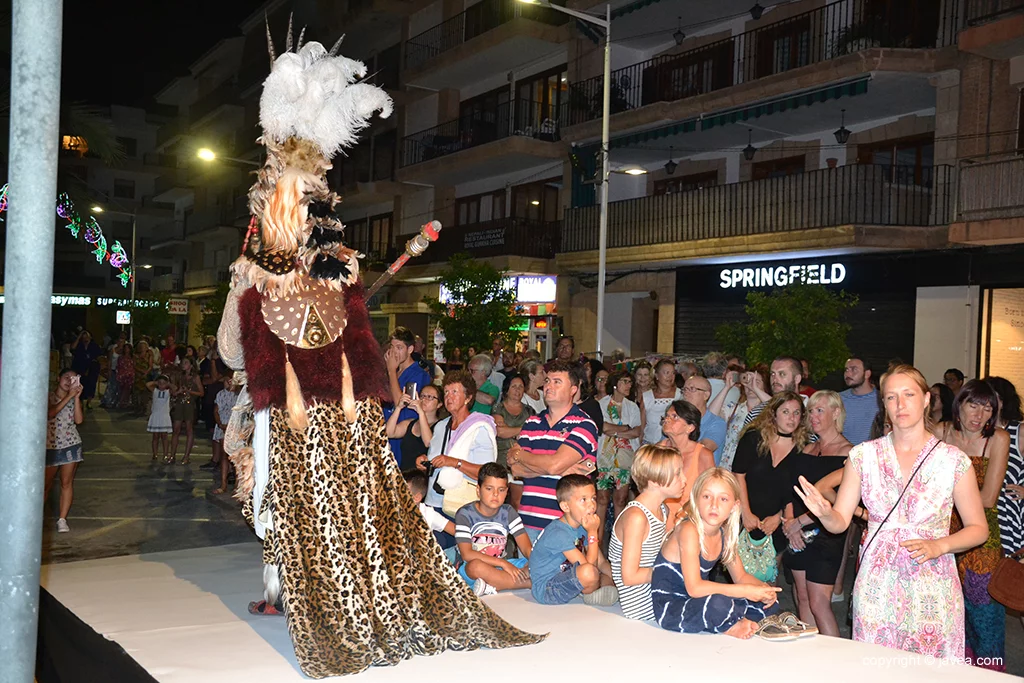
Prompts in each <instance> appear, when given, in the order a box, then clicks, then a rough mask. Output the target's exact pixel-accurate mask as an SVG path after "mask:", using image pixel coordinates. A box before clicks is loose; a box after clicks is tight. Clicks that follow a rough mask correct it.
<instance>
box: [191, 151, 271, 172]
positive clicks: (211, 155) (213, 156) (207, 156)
mask: <svg viewBox="0 0 1024 683" xmlns="http://www.w3.org/2000/svg"><path fill="white" fill-rule="evenodd" d="M196 156H197V157H199V158H200V159H202V160H203V161H205V162H207V163H209V162H211V161H216V160H217V159H223V160H224V161H233V162H235V163H236V164H245V165H246V166H255V167H256V168H259V167H260V166H261V165H262V164H260V163H259V162H258V161H251V160H249V159H239V158H237V157H222V156H220V155H218V154H217V153H216V152H214V151H213V150H212V149H210V148H209V147H202V148H200V149H199V151H197V152H196Z"/></svg>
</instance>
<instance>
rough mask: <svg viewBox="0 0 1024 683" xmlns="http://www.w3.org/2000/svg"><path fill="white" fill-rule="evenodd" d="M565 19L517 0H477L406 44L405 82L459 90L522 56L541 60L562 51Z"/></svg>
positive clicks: (506, 68)
mask: <svg viewBox="0 0 1024 683" xmlns="http://www.w3.org/2000/svg"><path fill="white" fill-rule="evenodd" d="M568 20H569V17H568V16H567V15H565V14H562V13H560V12H558V11H557V10H553V9H550V8H548V7H540V6H537V5H529V4H525V3H523V2H519V0H481V2H478V3H476V4H475V5H472V6H471V7H469V9H467V10H466V11H464V12H462V13H460V14H457V15H455V16H454V17H452V18H451V19H448V20H447V21H443V22H441V23H440V24H438V25H437V26H434V27H432V28H429V29H427V30H426V31H424V32H423V33H420V34H419V35H416V36H413V37H412V38H410V39H409V40H407V41H406V42H405V61H404V65H405V71H406V73H405V82H406V84H407V85H416V86H419V87H423V88H462V87H465V86H466V85H469V84H471V83H473V82H475V81H478V80H480V78H481V74H487V73H491V74H493V73H505V72H507V71H509V70H512V69H514V68H516V67H518V66H519V65H521V64H522V62H523V55H529V57H530V59H531V60H535V61H537V60H542V59H544V58H546V57H549V56H551V55H554V54H555V53H557V52H562V53H564V52H565V46H564V45H563V44H562V43H563V39H564V38H565V37H566V35H565V32H564V31H563V30H562V29H561V26H563V25H564V24H566V23H567V22H568Z"/></svg>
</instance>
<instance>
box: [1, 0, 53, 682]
mask: <svg viewBox="0 0 1024 683" xmlns="http://www.w3.org/2000/svg"><path fill="white" fill-rule="evenodd" d="M62 9H63V8H62V3H61V0H14V2H13V5H12V8H11V127H10V138H9V140H10V160H9V166H8V178H9V179H10V208H9V210H8V213H9V216H10V218H9V219H8V221H9V222H8V224H7V247H6V254H5V257H6V258H5V263H6V276H5V281H4V286H5V289H4V295H5V296H6V301H5V305H4V322H3V342H4V343H3V358H2V376H0V387H2V389H3V390H2V391H0V434H3V439H2V440H0V490H2V491H3V492H4V495H2V496H0V519H2V520H3V524H4V536H3V538H4V540H3V546H2V548H0V613H2V614H3V618H2V619H0V681H4V683H8V682H10V683H31V682H32V680H33V678H34V675H35V666H36V631H37V628H38V623H39V564H40V560H41V554H42V552H41V547H42V531H43V530H42V527H43V505H42V503H43V462H44V451H45V448H46V406H47V385H48V384H49V347H50V344H49V339H50V296H51V294H52V293H53V241H54V231H55V229H56V228H55V217H54V213H53V202H54V198H55V197H56V196H57V141H58V135H59V126H58V121H59V119H60V47H61V13H62ZM32 254H36V255H38V258H32V257H31V255H32Z"/></svg>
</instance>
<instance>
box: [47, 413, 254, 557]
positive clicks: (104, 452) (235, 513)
mask: <svg viewBox="0 0 1024 683" xmlns="http://www.w3.org/2000/svg"><path fill="white" fill-rule="evenodd" d="M97 403H98V402H97V401H94V402H93V408H92V409H90V410H88V411H86V415H85V422H84V423H83V424H82V425H81V426H80V427H79V431H80V433H81V435H82V441H83V447H84V458H85V461H84V462H83V463H82V464H80V465H79V467H78V472H77V474H76V477H75V498H74V503H73V505H72V507H71V514H69V515H68V520H67V521H68V524H69V525H70V527H71V531H70V532H69V533H64V534H59V533H57V530H56V520H57V513H58V509H57V502H58V497H59V489H60V486H59V482H56V481H55V482H54V485H53V489H52V490H51V491H50V498H49V500H48V501H47V502H46V507H45V512H44V515H45V518H44V519H45V521H44V527H43V563H44V564H47V563H56V562H73V561H76V560H88V559H95V558H100V557H111V556H115V555H134V554H138V553H148V552H158V551H163V550H180V549H183V548H197V547H203V546H216V545H224V544H227V543H240V542H244V541H252V540H255V538H256V536H255V535H254V534H253V532H252V531H251V530H250V529H249V527H248V526H247V525H246V523H245V521H244V520H243V519H242V516H241V513H240V512H239V505H238V503H237V502H236V501H234V500H233V499H232V498H231V496H230V494H228V495H216V496H215V495H213V494H212V493H211V491H212V490H213V489H214V488H216V484H215V483H214V476H213V474H212V473H211V472H210V471H209V470H201V469H199V465H201V464H203V463H205V462H207V461H208V460H209V459H210V455H211V442H210V439H209V432H207V431H206V429H205V428H204V427H201V426H197V428H196V442H195V443H196V445H195V448H194V449H193V452H192V462H191V464H190V465H180V464H178V465H164V464H163V463H162V461H161V462H159V463H158V464H154V463H152V462H151V461H150V457H151V450H150V435H149V434H148V433H147V432H146V418H142V417H132V416H131V415H130V414H129V413H127V412H125V411H107V410H106V409H103V408H100V407H98V406H97ZM184 447H185V439H184V437H182V438H181V440H180V444H179V446H178V461H179V462H180V460H181V458H182V455H183V453H184ZM218 476H219V474H218Z"/></svg>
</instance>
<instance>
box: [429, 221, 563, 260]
mask: <svg viewBox="0 0 1024 683" xmlns="http://www.w3.org/2000/svg"><path fill="white" fill-rule="evenodd" d="M560 244H561V224H560V223H558V222H544V221H532V220H527V219H525V218H499V219H497V220H493V221H486V222H484V223H471V224H469V225H456V226H454V227H445V229H444V231H443V232H442V233H441V238H440V239H439V240H438V241H437V242H436V243H435V244H433V245H431V247H430V249H427V251H426V252H425V253H424V254H423V256H422V257H421V258H422V259H423V260H424V261H425V262H428V263H437V262H440V261H447V260H448V259H450V258H451V257H452V256H454V255H455V254H458V253H468V254H469V255H471V256H473V257H474V258H488V257H491V256H506V255H507V256H526V257H529V258H546V259H547V258H554V256H555V253H556V252H557V251H558V250H559V248H560Z"/></svg>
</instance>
